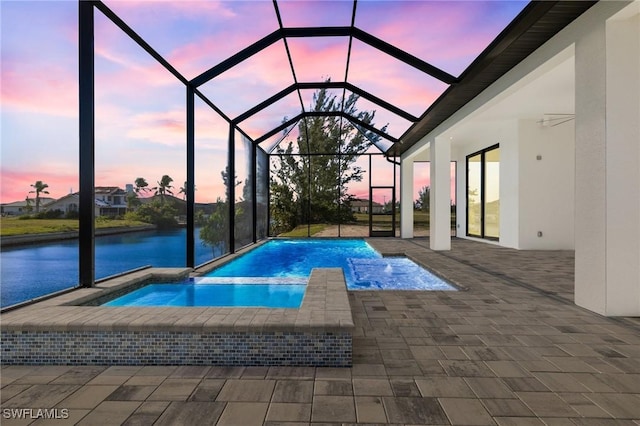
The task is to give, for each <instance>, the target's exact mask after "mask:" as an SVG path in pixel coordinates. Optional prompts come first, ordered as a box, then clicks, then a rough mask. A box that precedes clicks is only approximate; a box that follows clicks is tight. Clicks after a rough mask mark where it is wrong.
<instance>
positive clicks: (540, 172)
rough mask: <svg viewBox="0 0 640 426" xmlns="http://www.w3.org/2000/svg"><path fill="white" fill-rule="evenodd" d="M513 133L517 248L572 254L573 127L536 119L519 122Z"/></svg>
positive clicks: (573, 213)
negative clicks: (517, 167) (516, 173)
mask: <svg viewBox="0 0 640 426" xmlns="http://www.w3.org/2000/svg"><path fill="white" fill-rule="evenodd" d="M518 130H519V141H520V143H519V148H520V152H519V164H520V179H519V194H520V197H519V205H520V209H519V211H520V217H519V232H518V234H519V238H518V248H520V249H527V250H572V249H573V248H574V223H573V220H574V215H575V208H574V187H575V176H574V175H575V159H574V152H575V123H574V121H568V122H566V123H562V124H558V125H555V126H552V125H550V124H549V125H546V126H542V125H541V124H540V123H539V120H520V122H519V129H518ZM538 156H540V157H539V158H540V159H538ZM538 232H542V237H539V236H538Z"/></svg>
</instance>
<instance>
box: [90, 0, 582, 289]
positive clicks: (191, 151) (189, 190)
mask: <svg viewBox="0 0 640 426" xmlns="http://www.w3.org/2000/svg"><path fill="white" fill-rule="evenodd" d="M593 3H594V2H532V3H530V4H529V5H527V6H526V7H525V8H524V9H523V10H522V11H521V12H520V13H519V14H518V16H517V17H516V18H515V19H514V20H513V21H512V22H511V23H510V24H509V25H508V26H507V27H506V28H505V29H504V30H503V31H502V32H501V33H500V35H499V36H498V37H497V38H496V39H495V40H494V41H493V42H492V43H491V44H490V45H489V46H488V47H487V48H486V49H485V50H484V51H483V52H482V53H481V54H480V56H478V57H477V58H476V60H474V61H473V63H472V64H471V65H470V66H469V67H468V68H467V69H466V70H465V71H464V72H463V73H462V74H461V75H460V76H459V77H455V76H453V75H451V74H449V73H447V72H445V71H443V70H441V69H439V68H438V67H435V66H433V65H431V64H430V63H428V62H425V61H423V60H422V59H420V58H418V57H416V56H414V55H412V54H410V53H407V52H405V51H403V50H402V49H399V48H398V47H396V46H393V45H391V44H389V43H387V42H385V41H384V40H382V39H379V38H377V37H375V36H373V35H371V34H369V33H367V32H365V31H363V30H361V29H360V28H358V27H356V25H355V19H356V10H357V0H354V2H353V10H352V15H351V24H350V25H349V26H338V27H298V28H291V27H285V26H284V25H283V22H282V19H281V17H280V12H279V8H278V1H277V0H273V6H274V9H275V13H276V16H277V20H278V25H279V28H278V29H277V30H275V31H273V32H272V33H270V34H268V35H267V36H265V37H263V38H262V39H260V40H258V41H257V42H255V43H253V44H252V45H250V46H249V47H247V48H245V49H242V50H241V51H239V52H238V53H236V54H234V55H232V56H231V57H229V58H228V59H226V60H224V61H222V62H220V63H219V64H217V65H215V66H213V67H212V68H210V69H209V70H207V71H205V72H203V73H201V74H200V75H198V76H196V77H195V78H193V79H191V80H189V79H187V78H186V77H185V76H184V75H182V74H181V73H180V72H179V71H178V70H177V69H176V68H175V67H174V66H172V65H171V64H170V63H169V62H168V61H167V60H166V59H165V58H163V57H162V55H160V53H158V52H157V51H156V50H154V48H153V47H151V45H150V44H149V43H147V42H146V41H145V40H144V39H143V38H142V37H141V36H139V35H138V34H137V33H136V32H135V31H134V30H133V29H132V28H131V27H130V26H129V25H127V24H126V23H125V22H124V21H123V20H122V19H121V18H120V17H119V16H118V15H117V14H116V13H114V12H113V11H112V10H111V9H110V8H109V7H107V5H105V4H104V3H103V2H102V1H79V2H78V4H79V15H78V19H79V28H78V32H79V130H80V131H79V136H80V146H79V152H80V155H79V171H80V192H79V204H80V206H79V213H80V217H79V221H80V227H79V264H80V268H79V272H80V285H81V286H84V287H90V286H92V285H93V284H94V281H95V244H94V243H95V241H94V238H95V229H94V220H95V213H94V209H93V208H92V205H93V202H94V186H95V128H94V126H95V106H94V104H95V102H94V101H95V93H94V92H95V81H94V54H95V52H94V12H95V11H99V12H101V13H102V14H103V15H104V16H106V17H107V18H108V19H109V20H110V21H111V22H113V23H114V24H115V25H116V26H117V27H118V28H119V29H120V30H122V31H123V32H124V33H125V34H126V35H127V36H128V37H129V38H130V39H131V40H133V41H134V42H135V43H136V44H137V45H138V46H140V47H141V48H142V49H143V50H144V51H145V52H147V53H148V54H149V55H150V56H151V57H153V58H154V59H155V60H156V61H157V62H158V63H159V64H161V65H162V66H163V67H164V68H165V69H166V70H167V71H169V72H170V73H171V74H172V75H173V76H174V77H175V78H176V79H177V80H178V81H180V82H181V83H182V84H183V85H184V86H185V92H186V93H185V95H186V96H185V98H186V99H185V101H186V132H185V133H186V134H185V146H186V164H185V168H186V176H187V183H186V206H187V237H186V238H187V244H186V248H187V250H186V265H187V266H189V267H193V266H195V265H194V263H195V253H194V251H195V250H194V247H195V235H194V230H195V224H194V216H195V215H194V213H195V211H194V208H195V194H194V191H195V187H194V180H195V174H194V169H195V167H194V166H195V99H196V97H198V98H199V99H200V100H202V101H203V102H204V103H205V104H206V105H208V106H209V107H210V108H211V109H212V110H214V111H215V112H216V113H217V114H219V115H220V116H221V117H222V118H223V119H224V120H225V121H226V122H227V123H228V124H229V139H228V148H229V150H228V159H227V163H228V173H229V176H234V167H235V158H234V147H235V134H236V131H237V132H239V133H240V134H242V135H243V137H246V138H248V139H249V140H251V142H252V148H253V151H252V153H251V159H252V163H251V164H252V169H253V173H252V176H253V180H254V181H253V182H252V188H253V189H252V192H253V195H252V196H253V198H254V201H255V198H256V182H255V179H256V173H255V167H256V155H257V153H258V152H259V151H262V152H264V153H265V154H266V155H270V154H271V152H270V151H272V149H273V148H275V146H274V147H271V149H269V150H268V151H269V152H267V151H266V150H264V149H263V148H262V147H261V146H260V143H262V142H264V141H266V140H267V139H269V138H270V137H272V136H274V135H276V134H277V133H279V132H282V131H284V130H286V129H289V128H290V127H291V126H294V125H295V124H296V123H298V122H300V121H302V123H303V125H306V119H307V118H309V117H314V116H323V115H324V116H337V117H340V119H341V120H347V121H348V122H350V123H351V124H352V125H353V127H354V128H355V129H357V130H358V131H360V132H362V131H363V129H364V130H365V131H367V132H371V133H372V134H375V135H377V136H378V137H381V138H384V139H386V140H387V141H389V142H390V143H391V144H392V145H391V147H390V148H389V149H386V150H385V149H384V147H381V146H379V145H377V144H375V143H374V145H375V146H376V147H377V148H378V149H379V150H380V151H381V154H384V155H385V156H386V157H387V158H388V159H389V160H391V161H393V160H392V157H397V156H400V155H401V154H402V153H404V152H406V150H408V149H409V148H410V147H411V146H412V145H413V144H415V143H416V142H417V141H418V140H420V139H421V138H422V137H423V136H424V135H425V134H426V133H427V132H428V131H429V130H430V129H433V128H435V126H437V125H438V124H440V123H442V122H443V121H444V120H446V118H448V117H449V116H450V115H451V114H453V112H455V110H456V109H457V108H460V107H461V106H462V105H464V103H466V102H468V101H469V100H470V99H472V98H473V96H475V95H476V94H478V93H480V92H481V91H482V90H484V89H485V88H486V87H488V86H489V85H490V84H491V83H492V82H493V81H495V80H496V79H497V78H499V77H500V76H501V75H503V74H504V73H505V72H507V71H508V70H509V69H510V68H511V67H512V66H513V65H515V64H516V63H518V62H519V61H520V60H522V59H523V58H524V57H525V56H526V55H527V54H528V53H530V52H532V51H533V50H535V49H536V48H537V47H538V46H539V45H541V44H542V43H543V42H544V41H546V40H548V39H549V38H550V37H551V36H552V35H553V34H555V33H556V32H557V31H559V30H560V29H561V28H563V27H564V26H565V25H567V24H568V23H569V22H571V21H572V20H573V19H575V18H576V17H577V16H579V15H580V14H581V13H582V12H584V10H586V9H588V8H589V7H590V6H591V5H592V4H593ZM299 37H348V40H349V50H348V53H347V64H346V69H345V78H344V81H343V82H337V81H324V82H302V81H298V79H297V77H296V70H295V68H294V64H293V61H292V57H291V52H290V50H289V47H288V45H287V40H288V39H291V38H299ZM281 40H282V41H283V42H284V45H285V48H286V52H287V57H288V60H289V64H290V66H291V72H292V75H293V81H294V83H293V84H292V85H290V86H288V87H286V88H284V89H282V90H281V91H280V92H278V93H276V94H274V95H273V96H271V97H269V98H267V99H265V100H263V101H261V102H259V103H258V104H256V105H255V106H253V107H251V108H250V109H248V110H247V111H244V112H243V113H241V114H239V115H237V116H236V117H235V118H230V117H229V116H228V115H226V114H225V113H224V112H223V111H222V110H221V109H220V108H219V107H218V106H216V104H215V103H213V102H212V101H211V100H209V99H208V98H207V96H206V95H205V94H204V93H202V91H201V90H200V87H201V86H202V85H203V84H205V83H207V82H209V81H210V80H212V79H213V78H214V77H216V76H217V75H220V74H222V73H223V72H225V71H227V70H230V69H231V68H233V67H234V66H236V65H238V64H240V63H242V62H243V61H244V60H246V59H248V58H250V57H252V56H253V55H255V54H257V53H259V52H261V51H262V50H264V49H265V48H267V47H268V46H270V45H272V44H274V43H276V42H279V41H281ZM354 40H357V41H359V42H361V43H364V44H366V45H367V46H369V47H371V48H373V49H375V50H377V51H379V52H382V53H384V54H385V55H388V56H390V57H392V58H394V59H396V60H398V61H400V62H402V63H404V64H406V65H408V66H410V67H411V68H413V69H415V70H418V71H419V72H421V73H423V74H424V75H426V76H429V77H430V78H434V79H435V80H437V81H440V82H441V83H443V84H445V85H447V87H448V88H447V89H446V90H445V91H444V93H442V94H441V95H440V96H439V97H438V99H437V100H436V102H434V103H433V104H432V105H431V106H429V107H428V108H427V109H426V111H425V112H424V113H423V114H422V115H421V116H420V117H417V116H416V115H414V114H412V113H409V112H407V111H405V110H403V109H402V108H400V107H398V106H397V105H394V104H393V103H391V102H388V101H387V100H384V99H382V98H380V97H378V96H375V95H373V94H371V93H369V92H367V91H366V90H363V89H362V88H360V87H358V86H356V85H353V84H351V83H349V82H348V79H347V76H348V73H349V63H350V56H351V46H352V43H353V41H354ZM307 89H316V90H318V89H337V90H342V93H343V97H342V99H343V101H342V108H341V110H339V111H331V112H327V111H324V112H322V111H320V112H318V111H306V110H305V106H304V102H303V100H302V94H301V91H302V90H307ZM347 91H349V92H351V93H354V94H356V95H358V96H360V97H362V98H364V99H366V100H367V101H369V102H371V103H373V104H374V105H376V106H377V107H380V108H382V109H385V110H387V111H390V112H391V113H393V114H395V115H396V116H398V117H401V118H402V119H404V120H407V121H408V122H409V123H411V126H410V128H409V129H408V130H406V131H405V132H404V133H403V134H402V136H400V137H399V138H396V137H393V136H391V135H389V134H387V133H386V132H385V131H384V128H383V129H379V128H377V127H375V126H371V125H369V124H367V123H365V122H362V121H361V120H359V119H358V118H357V117H353V116H351V115H350V114H347V113H346V112H345V111H344V98H345V94H346V93H347ZM294 92H297V95H298V98H299V100H300V107H301V112H300V113H299V114H297V115H296V116H295V117H293V118H291V119H289V120H286V121H285V122H284V123H282V124H281V125H280V126H277V127H276V128H274V129H272V130H270V131H268V132H266V133H265V134H264V135H262V136H260V137H258V138H255V139H253V138H251V137H249V135H248V134H247V133H246V132H244V131H243V130H242V127H241V123H243V122H244V121H245V120H247V119H248V118H250V117H251V116H253V115H255V114H257V113H258V112H260V111H262V110H263V109H265V108H266V107H268V106H269V105H272V104H273V103H274V102H277V101H278V100H280V99H282V98H284V97H285V96H287V95H289V94H292V93H294ZM334 154H336V153H334ZM394 175H395V174H394ZM227 191H228V194H227V195H228V199H229V200H234V199H235V195H234V185H228V187H227ZM228 207H229V221H230V224H229V232H230V238H229V241H230V251H231V252H233V251H234V249H235V248H234V246H233V244H234V238H233V233H234V226H233V220H234V209H235V206H234V203H233V202H230V203H229V206H228ZM252 208H253V210H254V211H253V222H254V223H253V230H252V232H253V242H256V240H257V237H256V226H255V222H256V211H255V209H256V203H255V202H253V207H252Z"/></svg>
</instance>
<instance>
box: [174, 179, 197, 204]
mask: <svg viewBox="0 0 640 426" xmlns="http://www.w3.org/2000/svg"><path fill="white" fill-rule="evenodd" d="M193 190H194V191H197V189H196V188H195V186H194V188H193ZM178 194H182V199H183V200H185V199H186V198H187V181H186V180H185V181H184V186H181V187H180V191H178Z"/></svg>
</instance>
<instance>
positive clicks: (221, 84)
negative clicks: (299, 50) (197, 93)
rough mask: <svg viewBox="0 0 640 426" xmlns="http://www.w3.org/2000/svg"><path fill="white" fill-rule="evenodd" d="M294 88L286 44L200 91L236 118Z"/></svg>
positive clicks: (258, 55) (262, 53) (280, 43)
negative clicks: (283, 91) (272, 97)
mask: <svg viewBox="0 0 640 426" xmlns="http://www.w3.org/2000/svg"><path fill="white" fill-rule="evenodd" d="M292 84H293V75H292V73H291V66H290V65H289V59H288V57H287V53H286V49H285V47H284V42H283V41H282V40H280V41H278V42H276V43H274V44H272V45H270V46H268V47H267V48H265V49H263V50H262V51H260V52H258V53H256V54H255V55H253V56H251V57H249V58H248V59H246V60H244V61H242V62H241V63H239V64H237V65H236V66H234V67H232V68H231V69H229V70H227V71H225V72H223V73H222V74H220V75H218V76H216V77H215V78H213V79H212V80H210V81H209V82H207V83H206V84H204V85H202V86H201V87H200V90H201V91H202V93H204V94H205V95H206V96H207V97H208V98H209V100H211V101H212V102H213V103H214V104H215V105H216V106H217V107H218V108H220V109H221V110H222V111H223V112H224V113H225V114H227V115H228V116H229V117H231V118H233V117H236V116H238V115H240V114H242V113H243V112H245V111H247V110H249V109H251V108H252V107H254V106H255V105H257V104H259V103H260V102H262V101H264V100H266V99H268V98H269V97H270V96H273V95H275V94H276V93H278V92H279V91H281V90H283V89H285V88H286V87H288V86H290V85H292Z"/></svg>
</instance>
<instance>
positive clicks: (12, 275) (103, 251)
mask: <svg viewBox="0 0 640 426" xmlns="http://www.w3.org/2000/svg"><path fill="white" fill-rule="evenodd" d="M217 251H218V253H216V252H214V250H212V249H211V247H207V246H204V245H203V244H202V242H201V241H200V230H199V229H196V264H201V263H204V262H206V261H208V260H210V259H213V258H215V257H218V256H220V255H221V254H222V253H220V252H219V250H217ZM0 265H1V270H0V306H9V305H13V304H16V303H19V302H22V301H25V300H29V299H33V298H34V297H38V296H42V295H44V294H49V293H52V292H55V291H59V290H63V289H66V288H71V287H75V286H76V285H77V284H78V241H77V240H67V241H60V242H55V243H43V244H36V245H28V246H20V247H11V248H4V249H2V252H1V253H0ZM145 265H153V266H163V267H183V266H185V265H186V229H184V228H183V229H175V230H167V231H150V232H135V233H128V234H119V235H109V236H103V237H98V238H96V278H104V277H107V276H109V275H113V274H117V273H120V272H124V271H127V270H131V269H134V268H138V267H140V266H145Z"/></svg>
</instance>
